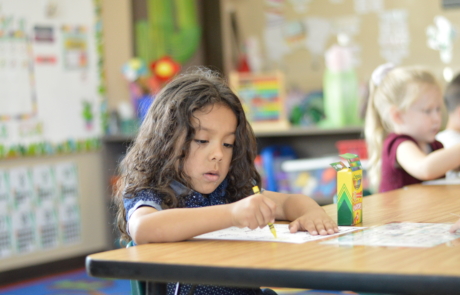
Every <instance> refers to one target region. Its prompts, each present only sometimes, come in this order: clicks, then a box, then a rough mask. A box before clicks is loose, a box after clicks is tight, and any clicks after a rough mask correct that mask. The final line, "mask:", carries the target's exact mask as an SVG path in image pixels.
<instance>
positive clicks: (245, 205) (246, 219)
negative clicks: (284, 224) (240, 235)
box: [230, 194, 276, 229]
mask: <svg viewBox="0 0 460 295" xmlns="http://www.w3.org/2000/svg"><path fill="white" fill-rule="evenodd" d="M230 206H231V209H230V213H231V216H232V224H233V225H234V226H237V227H239V228H242V227H248V228H250V229H256V228H258V227H259V228H263V227H265V226H267V224H268V223H269V222H275V211H276V204H275V202H273V201H272V200H270V199H269V198H267V197H265V196H263V195H261V194H255V195H252V196H249V197H247V198H244V199H242V200H239V201H238V202H235V203H232V204H230Z"/></svg>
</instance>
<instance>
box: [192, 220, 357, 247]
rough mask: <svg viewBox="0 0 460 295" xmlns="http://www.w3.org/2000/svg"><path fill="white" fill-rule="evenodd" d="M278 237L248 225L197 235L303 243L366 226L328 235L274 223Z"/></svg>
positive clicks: (197, 237) (341, 228) (342, 227)
mask: <svg viewBox="0 0 460 295" xmlns="http://www.w3.org/2000/svg"><path fill="white" fill-rule="evenodd" d="M274 226H275V229H276V235H277V238H275V237H274V236H273V234H272V233H271V231H270V229H269V228H268V226H266V227H264V228H257V229H255V230H251V229H249V228H247V227H245V228H238V227H229V228H226V229H222V230H218V231H214V232H210V233H207V234H203V235H199V236H196V237H195V239H209V240H237V241H266V242H284V243H296V244H301V243H305V242H311V241H316V240H321V239H326V238H330V237H332V236H338V235H342V234H344V233H349V232H352V231H355V230H360V229H364V227H353V226H339V232H338V233H336V234H333V235H327V236H321V235H317V236H312V235H310V234H309V233H308V232H305V231H301V232H296V233H294V234H291V233H290V232H289V224H274Z"/></svg>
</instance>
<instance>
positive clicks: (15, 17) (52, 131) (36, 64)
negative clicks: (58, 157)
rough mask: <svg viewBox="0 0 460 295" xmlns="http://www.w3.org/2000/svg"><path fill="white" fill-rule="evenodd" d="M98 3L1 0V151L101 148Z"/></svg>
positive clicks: (93, 0) (35, 152)
mask: <svg viewBox="0 0 460 295" xmlns="http://www.w3.org/2000/svg"><path fill="white" fill-rule="evenodd" d="M99 5H100V4H99V1H98V0H82V1H78V3H77V2H74V1H65V0H54V1H28V0H15V1H9V0H0V158H2V157H17V156H25V155H44V154H53V153H61V152H73V151H86V150H91V149H95V148H98V147H99V145H100V144H99V138H100V136H101V135H102V134H103V126H102V122H103V121H104V120H103V119H104V113H103V111H102V107H103V105H104V87H103V86H102V83H103V79H102V76H103V75H102V71H101V57H100V56H101V51H102V50H101V27H102V26H101V23H100V16H99Z"/></svg>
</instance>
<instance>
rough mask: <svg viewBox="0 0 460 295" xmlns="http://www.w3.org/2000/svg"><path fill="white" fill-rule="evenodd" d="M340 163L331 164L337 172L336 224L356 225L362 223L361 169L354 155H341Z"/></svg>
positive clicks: (359, 162) (358, 160)
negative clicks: (345, 162)
mask: <svg viewBox="0 0 460 295" xmlns="http://www.w3.org/2000/svg"><path fill="white" fill-rule="evenodd" d="M340 157H342V158H344V159H346V160H347V162H348V164H349V167H347V166H346V165H345V164H343V163H342V162H335V163H332V164H331V166H332V167H333V168H334V169H335V170H337V224H338V225H357V224H359V223H361V222H362V221H363V168H362V165H361V161H360V159H359V157H358V156H357V155H355V154H350V153H347V154H342V155H340Z"/></svg>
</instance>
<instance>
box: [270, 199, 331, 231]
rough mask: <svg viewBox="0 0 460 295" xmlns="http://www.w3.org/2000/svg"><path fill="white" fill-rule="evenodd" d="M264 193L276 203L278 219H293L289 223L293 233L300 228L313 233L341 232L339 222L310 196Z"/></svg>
mask: <svg viewBox="0 0 460 295" xmlns="http://www.w3.org/2000/svg"><path fill="white" fill-rule="evenodd" d="M263 194H264V195H265V196H267V197H269V198H270V199H272V200H273V201H274V202H275V203H276V219H278V220H289V221H292V222H291V224H290V225H289V228H290V231H291V233H295V232H297V231H299V230H306V231H308V232H309V233H310V234H312V235H317V234H320V235H327V234H333V233H337V232H339V229H338V227H337V224H336V223H335V222H334V221H333V220H332V219H331V218H330V217H329V216H328V215H327V214H326V212H325V211H324V209H323V208H321V207H320V206H319V205H318V203H316V202H315V201H314V200H313V199H311V198H310V197H307V196H305V195H300V194H282V193H276V192H271V191H264V192H263Z"/></svg>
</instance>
